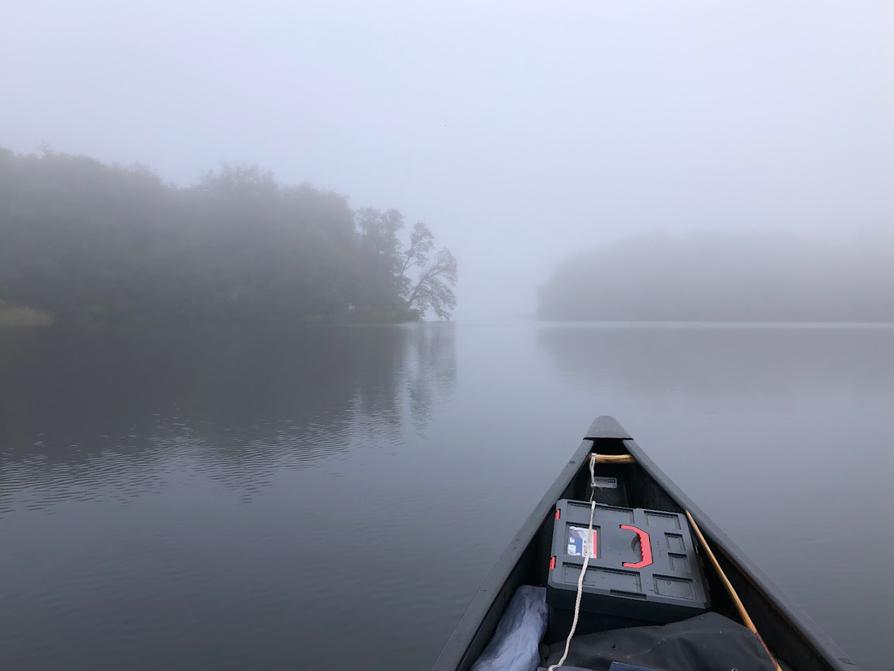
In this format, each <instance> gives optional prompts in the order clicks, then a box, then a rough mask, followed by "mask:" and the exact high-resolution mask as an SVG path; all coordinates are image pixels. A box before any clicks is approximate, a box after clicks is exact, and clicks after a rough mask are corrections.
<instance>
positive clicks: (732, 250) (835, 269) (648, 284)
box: [538, 229, 894, 322]
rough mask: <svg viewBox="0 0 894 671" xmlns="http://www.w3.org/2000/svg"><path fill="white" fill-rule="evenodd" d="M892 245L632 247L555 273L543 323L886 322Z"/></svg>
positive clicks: (743, 241)
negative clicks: (553, 321) (598, 321)
mask: <svg viewBox="0 0 894 671" xmlns="http://www.w3.org/2000/svg"><path fill="white" fill-rule="evenodd" d="M892 286H894V238H892V235H891V233H890V232H887V231H884V230H878V229H875V230H871V229H865V230H863V231H862V232H853V233H850V234H849V235H848V237H847V238H846V239H838V240H832V239H827V240H822V239H820V238H817V237H806V236H798V235H793V234H788V235H786V234H783V233H782V232H764V233H758V232H744V231H743V232H739V233H728V234H725V233H709V232H701V233H692V234H689V235H676V236H671V235H661V236H659V235H656V236H644V237H638V238H630V239H626V240H622V241H619V242H617V243H616V244H613V245H606V246H604V247H601V248H598V249H595V250H592V251H589V252H582V253H580V254H578V255H575V256H573V257H570V258H568V259H566V260H565V261H564V262H563V263H561V264H559V266H558V267H557V268H556V270H555V271H554V272H553V274H552V276H551V277H550V278H549V280H548V282H547V283H546V284H545V285H544V286H543V287H542V288H541V289H540V295H539V306H538V314H539V316H540V318H542V319H557V320H588V319H593V320H603V321H627V320H630V321H854V322H859V321H867V322H869V321H892V320H894V302H892V300H891V287H892Z"/></svg>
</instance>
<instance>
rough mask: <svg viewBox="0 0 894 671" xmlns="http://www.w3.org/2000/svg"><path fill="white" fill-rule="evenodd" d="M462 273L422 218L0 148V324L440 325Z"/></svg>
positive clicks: (229, 180) (248, 172) (261, 185)
mask: <svg viewBox="0 0 894 671" xmlns="http://www.w3.org/2000/svg"><path fill="white" fill-rule="evenodd" d="M407 229H408V230H407ZM456 277H457V263H456V259H455V258H454V257H453V255H452V254H451V253H450V251H449V250H448V249H446V248H440V249H438V248H437V247H436V244H435V238H434V235H433V234H432V232H431V231H430V230H429V228H428V227H427V226H426V225H425V224H422V223H417V224H415V225H414V226H413V227H407V226H405V224H404V220H403V216H402V215H401V213H400V212H398V211H397V210H393V209H391V210H375V209H359V210H352V209H351V208H350V207H349V205H348V201H347V199H346V198H344V197H343V196H341V195H338V194H335V193H332V192H329V191H323V190H320V189H317V188H314V187H312V186H309V185H307V184H303V185H300V186H284V185H281V184H279V183H278V182H277V181H276V180H275V178H274V177H273V176H272V174H270V173H269V172H266V171H263V170H260V169H258V168H255V167H224V168H222V169H220V170H218V171H214V172H210V173H208V174H207V175H206V176H205V177H204V178H203V179H202V180H201V181H200V182H199V183H198V184H196V185H194V186H189V187H180V186H175V185H171V184H166V183H164V182H163V181H162V180H161V179H160V178H159V177H158V176H157V175H155V174H154V173H153V172H151V171H150V170H148V169H146V168H143V167H121V166H117V165H104V164H102V163H100V162H98V161H95V160H92V159H90V158H87V157H83V156H71V155H66V154H60V153H55V152H52V151H48V150H47V151H43V152H41V153H39V154H16V153H13V152H11V151H9V150H5V149H2V148H0V322H2V321H3V318H6V319H7V320H8V321H10V322H11V323H16V322H20V323H27V324H42V323H47V322H49V321H52V320H54V319H55V320H70V321H81V320H89V321H95V320H120V319H126V320H130V319H137V320H169V319H186V320H209V319H210V320H216V319H221V320H258V319H294V320H301V321H320V320H324V321H387V322H394V321H412V320H416V319H420V318H421V317H423V316H425V315H426V314H429V315H434V316H435V317H437V318H440V319H446V318H449V316H450V314H451V312H452V310H453V308H454V307H455V304H456V298H455V295H454V292H453V287H454V285H455V282H456Z"/></svg>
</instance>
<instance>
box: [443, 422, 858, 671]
mask: <svg viewBox="0 0 894 671" xmlns="http://www.w3.org/2000/svg"><path fill="white" fill-rule="evenodd" d="M600 422H602V426H601V428H599V427H598V425H599V424H600ZM594 427H597V428H599V430H597V431H595V432H594V431H593V427H591V431H590V433H588V436H590V438H587V439H585V440H584V441H583V443H582V444H581V445H580V447H579V448H578V450H577V451H576V452H575V455H574V457H573V458H572V459H571V461H570V462H569V463H568V464H567V465H566V467H565V469H564V470H563V472H562V475H560V477H559V479H558V480H557V481H556V483H555V484H554V485H553V487H552V488H551V489H550V490H549V491H548V492H547V494H546V495H545V496H544V498H543V500H542V501H541V503H540V504H539V505H538V507H537V509H535V512H534V514H533V515H532V516H531V518H530V519H529V520H528V521H527V522H526V524H525V525H524V526H523V527H522V529H521V530H520V531H519V533H518V534H517V536H516V538H515V540H514V541H513V543H512V544H511V545H510V547H509V548H508V549H507V550H506V552H505V553H504V555H503V556H502V557H501V559H500V560H499V561H498V563H497V566H496V567H495V569H494V572H493V574H492V575H491V577H490V579H489V580H487V581H485V583H484V584H483V585H482V586H481V588H480V589H479V591H478V593H477V594H476V596H475V598H474V599H473V602H472V604H471V605H470V606H469V609H468V610H467V612H466V614H465V615H464V616H463V618H462V619H461V621H460V623H459V625H458V627H457V629H456V630H455V631H454V633H453V635H452V636H451V638H450V639H449V640H448V642H447V644H446V645H445V647H444V649H443V651H442V653H441V656H440V657H439V658H438V660H437V661H436V662H435V665H434V666H433V667H432V671H448V669H449V670H450V671H454V670H457V671H466V670H467V669H470V668H471V666H472V664H473V663H474V661H475V660H476V659H477V658H478V656H479V655H480V654H481V651H482V650H483V649H484V647H485V646H486V645H487V643H488V642H489V641H490V638H491V636H492V634H493V632H494V629H495V628H496V625H497V623H498V622H499V619H500V616H501V615H502V613H503V611H504V609H505V608H506V605H507V603H508V601H509V599H510V598H511V597H512V595H513V593H514V592H515V590H516V588H517V587H518V586H519V585H523V584H528V585H545V582H546V576H547V572H548V570H549V557H550V554H551V541H552V533H553V523H554V518H553V508H554V505H555V502H556V501H557V500H558V499H563V498H568V499H577V500H587V499H588V498H589V472H588V469H587V457H588V455H589V453H590V452H591V451H594V450H595V451H596V452H597V453H599V454H628V453H629V454H632V455H633V456H634V457H635V458H636V460H637V463H635V464H600V465H599V466H598V467H597V475H600V476H608V477H614V478H617V480H618V490H617V491H615V492H612V490H597V491H598V492H599V494H598V495H597V497H596V500H597V502H600V503H607V504H610V505H621V506H626V507H632V508H652V509H657V510H668V511H673V512H684V507H685V508H688V509H689V511H690V512H691V513H692V514H693V516H694V517H695V518H696V519H697V520H698V522H699V526H700V527H701V528H702V531H703V532H704V534H705V536H706V537H707V539H708V541H709V542H710V543H711V546H712V548H713V550H714V553H715V555H717V558H718V560H719V561H720V563H721V565H722V566H723V569H724V571H725V572H726V574H727V577H728V578H729V579H730V582H731V583H732V584H733V586H734V587H735V589H736V591H737V592H738V594H739V597H740V598H741V599H742V601H743V602H744V604H745V606H746V608H747V609H748V611H749V614H750V615H751V617H752V619H753V620H754V622H755V624H756V626H757V627H758V630H759V631H760V632H761V635H762V636H763V638H764V640H765V641H766V642H767V645H768V646H769V647H770V649H771V650H772V651H773V653H774V654H775V655H776V656H777V657H778V659H779V660H780V661H782V662H784V664H785V665H786V666H787V667H788V668H791V669H795V670H796V671H797V670H801V669H804V670H806V669H830V670H831V669H835V670H840V671H856V670H857V667H856V666H855V665H854V664H853V662H851V661H850V660H849V659H847V658H846V657H845V656H844V655H843V654H842V653H841V651H840V650H838V648H837V647H836V646H835V645H834V643H832V642H831V641H830V640H829V639H828V638H826V637H825V636H824V635H823V634H822V632H820V631H819V630H817V629H816V626H815V625H814V624H813V623H812V622H811V621H810V620H809V619H807V618H806V616H804V615H803V614H802V613H800V612H799V611H797V610H796V609H795V608H794V607H792V606H791V605H790V604H787V603H785V602H784V600H783V598H782V597H781V596H780V595H779V593H778V590H774V589H773V588H771V587H769V582H768V581H767V580H766V579H765V578H764V577H763V576H760V575H759V573H758V572H757V571H756V570H755V569H754V568H752V567H750V566H749V565H748V563H747V560H746V559H745V558H744V556H743V555H742V554H741V551H739V550H738V548H736V547H735V545H734V544H733V543H732V542H731V541H730V540H729V539H728V538H726V536H725V535H724V534H723V533H722V532H720V531H719V529H717V528H716V527H715V526H714V524H713V523H712V522H711V521H710V520H709V519H707V518H706V517H705V516H704V514H703V513H701V511H700V510H698V509H697V508H696V507H695V506H694V505H693V504H692V503H691V502H690V501H689V500H688V499H687V498H686V497H685V496H684V495H683V494H682V492H679V491H678V490H677V488H676V486H675V485H674V484H673V483H671V482H670V481H669V480H667V478H666V476H664V475H663V474H662V473H661V472H660V471H659V470H658V469H657V467H655V466H654V464H653V463H652V462H651V460H650V459H649V458H648V456H647V455H645V454H644V453H643V452H642V450H641V448H639V446H638V445H636V443H635V442H634V441H632V440H631V439H629V437H627V436H626V433H624V432H623V429H621V427H620V426H619V425H618V424H617V423H616V422H614V420H611V418H600V419H599V420H597V422H596V423H594ZM607 496H610V497H611V498H606V497H607ZM703 570H704V574H705V576H706V578H707V581H708V587H709V590H710V597H711V609H712V610H714V611H717V612H719V613H721V614H723V615H726V616H727V617H729V618H731V619H733V620H736V621H739V617H738V615H737V613H736V610H735V607H734V605H733V603H732V601H731V599H730V598H729V596H728V595H727V593H726V591H725V589H724V588H723V585H722V584H721V582H720V580H719V578H718V577H717V574H716V572H714V571H713V570H712V568H711V566H710V564H708V563H707V561H706V560H704V558H703ZM615 626H617V625H615ZM547 638H548V639H549V638H552V639H556V638H564V635H563V636H562V637H557V636H556V635H555V633H553V632H549V633H548V634H547Z"/></svg>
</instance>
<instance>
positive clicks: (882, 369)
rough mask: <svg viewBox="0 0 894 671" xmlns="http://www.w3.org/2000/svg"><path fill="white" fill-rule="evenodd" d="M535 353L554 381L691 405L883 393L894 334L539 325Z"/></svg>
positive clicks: (889, 377)
mask: <svg viewBox="0 0 894 671" xmlns="http://www.w3.org/2000/svg"><path fill="white" fill-rule="evenodd" d="M537 343H538V347H539V348H541V349H543V350H545V351H546V352H547V353H548V354H549V356H551V358H552V359H553V361H554V363H555V364H556V366H557V367H558V368H559V370H560V371H561V372H562V374H564V375H566V376H567V377H570V378H571V379H573V380H575V381H577V382H579V383H582V384H585V385H590V386H592V385H594V384H599V385H600V386H610V387H611V388H612V389H613V390H614V391H615V392H623V393H627V394H630V395H631V396H634V397H635V398H637V399H642V398H647V397H665V396H667V395H669V394H682V395H685V396H686V397H690V398H693V399H698V398H703V399H704V398H712V399H714V398H717V397H718V396H719V397H730V398H733V397H742V396H752V397H756V396H760V397H765V396H766V395H771V396H779V395H786V394H789V393H791V392H798V393H799V394H803V393H807V394H824V393H830V392H835V391H836V390H840V389H841V388H842V387H847V388H848V389H850V390H853V391H856V392H857V393H861V394H875V393H877V392H880V391H881V392H888V391H890V389H891V387H892V381H894V328H891V327H887V326H870V327H865V326H864V327H861V326H847V325H842V326H839V327H828V326H825V327H822V328H818V327H817V328H815V327H811V326H808V325H804V326H798V325H791V326H788V325H760V324H754V325H731V326H724V325H716V326H714V325H704V326H674V325H646V326H638V327H637V326H631V325H618V326H617V327H613V326H596V327H594V326H593V325H580V326H547V327H544V328H541V329H539V330H538V332H537Z"/></svg>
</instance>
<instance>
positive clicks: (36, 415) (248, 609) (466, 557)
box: [0, 323, 894, 671]
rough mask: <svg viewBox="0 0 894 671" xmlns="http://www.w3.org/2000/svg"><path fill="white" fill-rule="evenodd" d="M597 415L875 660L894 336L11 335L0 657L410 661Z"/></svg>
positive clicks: (5, 663)
mask: <svg viewBox="0 0 894 671" xmlns="http://www.w3.org/2000/svg"><path fill="white" fill-rule="evenodd" d="M598 414H612V415H615V416H616V417H617V418H618V419H619V420H620V421H621V422H622V423H623V424H624V425H625V427H626V428H627V429H628V430H629V431H630V432H631V433H632V434H633V435H634V436H635V437H636V438H637V440H638V442H639V443H640V444H641V445H642V446H643V447H644V448H645V449H646V450H648V451H649V452H650V454H652V455H653V457H654V458H655V459H656V461H657V462H658V463H659V464H660V465H661V466H662V467H663V468H664V469H665V470H666V471H667V472H668V474H669V475H671V477H673V478H674V479H675V480H676V481H677V483H678V484H679V485H680V486H681V487H683V488H684V489H685V490H686V491H687V492H688V493H689V494H690V495H691V496H692V498H694V499H695V500H696V501H697V502H698V504H699V505H700V506H701V507H702V508H704V509H705V511H706V512H707V513H708V514H710V515H711V516H712V517H713V518H714V519H715V521H717V522H718V523H720V524H721V525H722V526H723V527H725V528H726V529H727V531H728V532H729V534H730V535H731V536H732V537H733V539H734V540H735V541H737V542H738V544H739V545H741V546H742V547H743V548H744V549H745V550H746V551H747V552H748V554H749V555H750V556H751V557H752V558H753V560H754V561H755V563H756V564H758V565H759V566H760V567H761V568H762V569H763V570H764V571H765V572H766V573H767V574H768V575H769V576H770V577H771V578H772V579H773V580H774V581H775V582H776V583H777V584H778V585H779V586H781V587H782V588H783V589H784V591H785V592H786V593H787V594H788V596H789V597H790V598H791V600H793V601H794V602H796V603H798V604H800V605H801V606H802V607H803V608H804V609H805V610H806V611H807V612H808V613H809V614H810V616H812V617H813V619H815V620H816V621H817V622H818V623H819V624H820V625H821V626H822V627H823V628H824V629H826V630H827V631H829V632H830V633H831V634H832V635H833V637H834V638H835V639H836V640H837V641H838V642H839V643H840V644H841V646H842V647H843V648H845V650H847V651H848V652H849V653H850V655H851V656H852V658H854V659H855V660H856V661H857V662H859V663H860V664H862V665H863V667H864V669H866V670H867V671H872V670H881V669H886V668H889V663H890V656H889V653H888V648H889V645H890V641H889V640H887V639H888V638H889V637H890V616H891V613H892V612H894V579H892V572H891V570H890V567H889V564H890V561H891V560H892V558H894V540H892V539H894V534H892V533H891V528H890V527H891V524H890V518H889V513H890V512H891V511H892V503H894V494H892V487H891V478H892V476H894V468H892V467H894V457H892V445H894V421H892V415H894V328H888V327H859V326H823V327H820V326H799V327H792V326H772V325H771V326H756V325H753V326H748V325H738V326H732V325H730V326H674V325H659V326H633V327H631V326H624V325H599V326H594V325H586V324H581V325H577V324H575V325H550V324H544V325H537V324H530V323H518V324H506V325H458V326H450V325H420V326H395V327H390V326H381V327H326V326H313V327H295V328H286V327H283V328H279V329H274V328H268V329H266V330H254V331H250V330H246V329H224V330H220V329H206V330H201V329H193V330H189V331H183V330H182V329H181V330H178V329H173V328H172V329H165V330H158V331H151V332H147V331H142V332H128V331H116V330H100V329H97V330H80V331H75V332H72V331H68V332H66V331H62V330H59V329H49V330H41V331H5V332H0V668H3V669H58V668H90V669H92V670H94V671H96V670H102V669H115V670H116V671H118V670H120V669H130V670H137V669H152V670H153V671H155V670H157V669H172V668H177V669H260V668H292V669H296V668H311V667H312V668H314V669H318V670H319V669H426V668H428V665H429V664H430V663H431V662H432V661H433V660H434V658H435V657H436V656H437V654H438V652H439V650H440V647H441V645H442V644H443V642H444V641H445V639H446V638H447V636H448V635H449V634H450V631H451V629H452V627H453V625H454V623H455V622H456V621H457V619H458V618H459V617H460V615H461V613H462V612H463V609H464V608H465V606H466V604H467V603H468V601H469V599H470V598H471V596H472V594H473V592H474V591H475V588H476V585H477V583H478V581H479V580H481V579H482V577H483V576H485V575H486V573H487V572H488V570H489V569H490V567H491V565H492V563H493V562H494V560H495V559H496V557H497V556H498V554H499V553H500V552H501V551H502V549H503V548H504V547H505V544H506V542H507V541H508V539H509V538H510V537H511V536H512V534H513V533H514V531H515V530H516V529H517V527H518V526H519V525H520V524H521V522H522V521H523V520H524V519H525V517H526V516H527V515H528V513H529V512H530V509H531V508H532V507H533V505H534V504H535V503H536V502H537V501H538V500H539V498H540V497H541V496H542V494H543V491H544V489H545V488H546V487H547V486H548V485H549V484H550V483H551V482H552V480H553V479H554V478H555V476H556V474H557V473H558V471H559V470H560V469H561V467H562V465H563V463H564V462H565V460H566V459H567V458H568V456H569V455H570V454H571V453H572V452H573V451H574V449H575V448H576V447H577V445H578V444H579V442H580V438H581V436H582V435H583V432H584V431H585V430H586V428H587V426H588V425H589V423H590V421H591V420H592V419H593V418H594V417H595V416H596V415H598Z"/></svg>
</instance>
